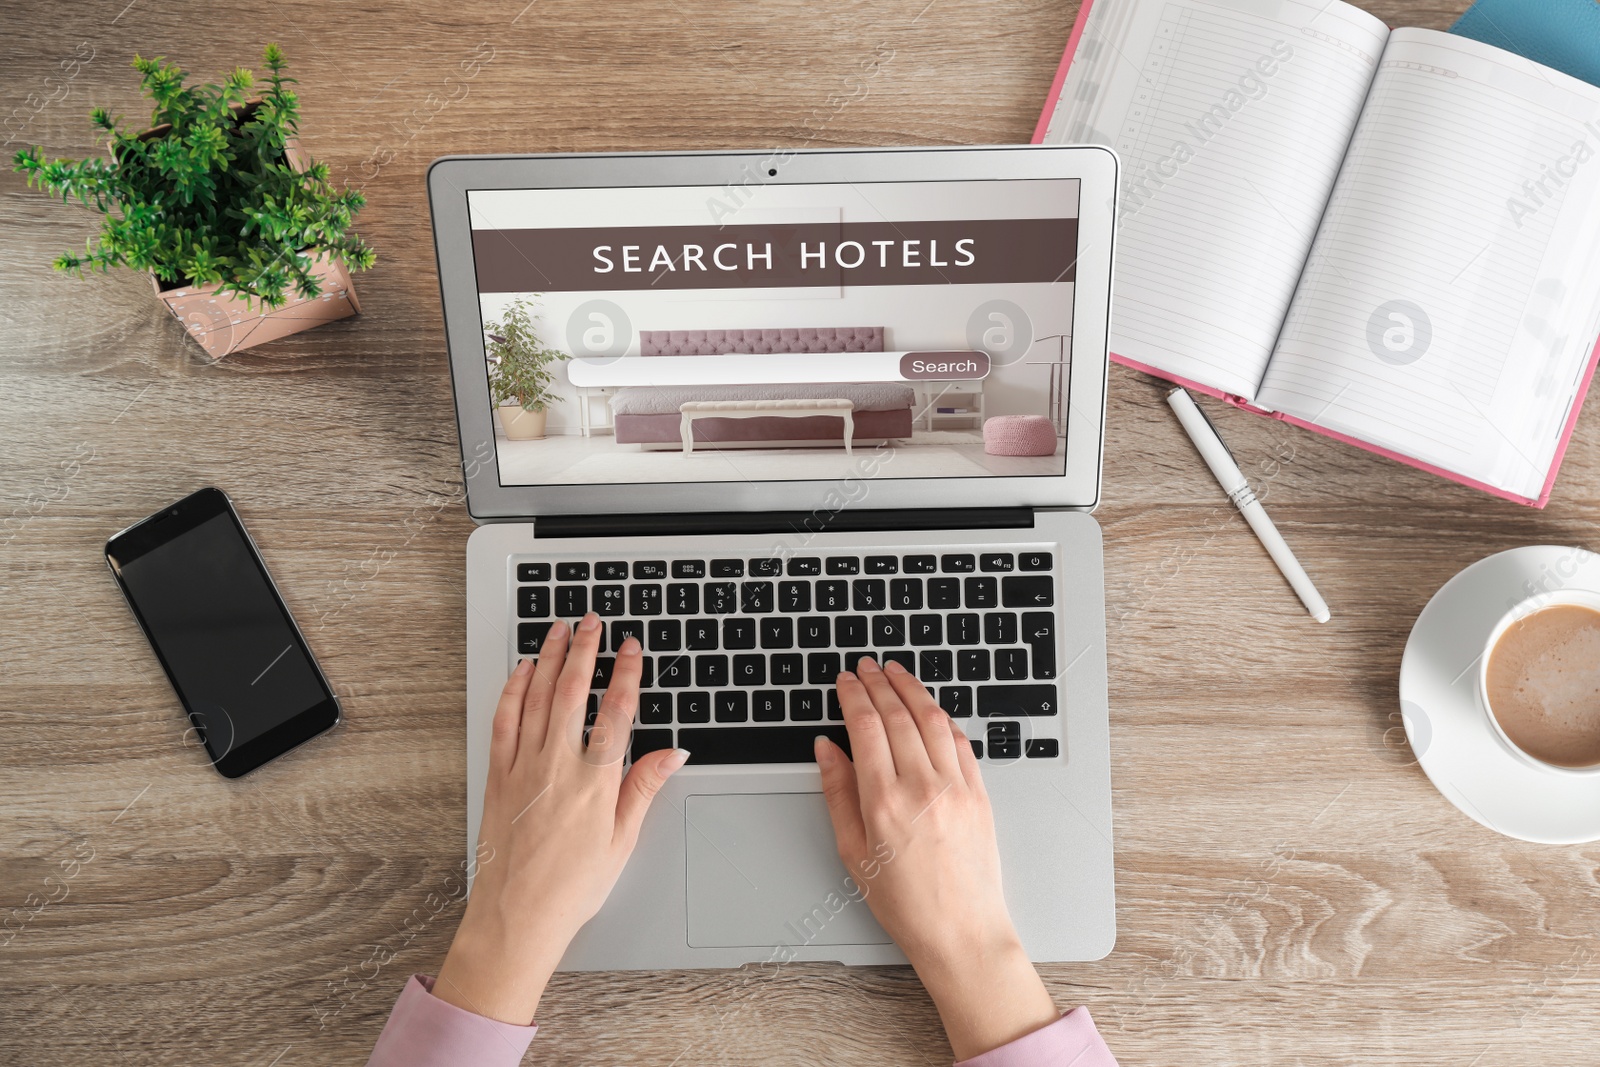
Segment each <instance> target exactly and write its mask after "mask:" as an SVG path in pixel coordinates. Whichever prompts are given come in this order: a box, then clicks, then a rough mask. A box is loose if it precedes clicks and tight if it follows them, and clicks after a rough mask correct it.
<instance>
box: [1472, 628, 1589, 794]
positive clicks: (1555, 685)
mask: <svg viewBox="0 0 1600 1067" xmlns="http://www.w3.org/2000/svg"><path fill="white" fill-rule="evenodd" d="M1488 656H1489V659H1488V664H1487V669H1486V671H1485V673H1484V678H1483V681H1484V694H1485V696H1486V698H1487V699H1488V702H1489V711H1490V714H1492V715H1493V716H1494V717H1495V720H1496V721H1497V722H1498V723H1499V724H1500V729H1501V730H1502V731H1503V732H1504V733H1505V735H1506V737H1507V738H1508V739H1509V740H1510V741H1511V743H1512V744H1514V745H1516V746H1517V747H1518V748H1520V749H1521V750H1522V751H1523V752H1525V753H1527V754H1528V755H1529V756H1532V757H1533V758H1534V759H1536V760H1539V761H1541V762H1544V763H1548V764H1551V765H1552V766H1555V767H1565V768H1571V769H1586V768H1592V767H1600V611H1596V610H1594V609H1593V608H1589V607H1584V606H1582V605H1578V604H1556V605H1553V606H1551V607H1546V608H1543V609H1541V610H1538V611H1535V612H1533V613H1532V614H1530V615H1527V616H1525V617H1523V618H1521V619H1518V620H1517V621H1516V622H1513V623H1511V625H1509V626H1507V627H1506V628H1505V630H1504V632H1502V633H1501V635H1500V638H1499V640H1497V641H1496V642H1495V643H1494V647H1493V648H1491V649H1490V650H1489V653H1488Z"/></svg>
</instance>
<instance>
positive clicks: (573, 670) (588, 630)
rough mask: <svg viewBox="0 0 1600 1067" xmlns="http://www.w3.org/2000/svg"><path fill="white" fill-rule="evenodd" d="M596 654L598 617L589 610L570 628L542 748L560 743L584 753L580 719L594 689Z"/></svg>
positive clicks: (598, 630) (587, 706) (598, 645)
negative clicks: (570, 640) (568, 641)
mask: <svg viewBox="0 0 1600 1067" xmlns="http://www.w3.org/2000/svg"><path fill="white" fill-rule="evenodd" d="M599 651H600V616H598V615H596V614H595V613H594V612H592V611H591V612H589V614H587V615H585V616H584V617H583V618H582V619H581V620H579V622H578V625H577V626H575V627H573V628H572V643H571V645H569V646H568V648H567V661H566V662H565V663H563V664H562V665H561V676H560V677H558V678H557V679H556V688H555V699H554V700H553V701H551V703H550V726H549V728H548V730H547V731H546V732H545V738H544V744H545V748H549V747H550V746H551V745H552V744H555V743H557V742H558V741H559V742H562V743H564V744H566V745H567V747H568V751H570V752H572V753H574V754H577V753H581V752H582V751H583V717H584V713H585V712H586V711H588V708H589V690H590V689H591V688H592V687H593V686H594V659H595V654H596V653H598V652H599Z"/></svg>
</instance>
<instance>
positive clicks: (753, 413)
mask: <svg viewBox="0 0 1600 1067" xmlns="http://www.w3.org/2000/svg"><path fill="white" fill-rule="evenodd" d="M855 408H856V406H855V404H854V403H852V402H851V401H849V400H839V399H822V400H691V401H689V402H687V403H684V404H680V405H678V411H679V413H680V415H681V416H682V421H681V424H680V432H681V433H682V435H683V453H684V455H688V454H689V453H691V452H693V451H694V420H695V419H806V418H811V417H812V416H815V415H836V416H838V417H839V418H841V419H843V420H844V451H845V454H846V455H849V454H850V439H851V437H853V436H855V432H856V427H855Z"/></svg>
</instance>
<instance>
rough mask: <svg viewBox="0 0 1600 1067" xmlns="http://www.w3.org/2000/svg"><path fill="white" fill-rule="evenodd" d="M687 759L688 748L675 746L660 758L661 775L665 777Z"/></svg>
mask: <svg viewBox="0 0 1600 1067" xmlns="http://www.w3.org/2000/svg"><path fill="white" fill-rule="evenodd" d="M688 759H689V750H688V749H686V748H675V749H673V750H672V751H671V752H668V753H667V754H666V756H665V757H664V758H663V759H662V760H661V776H662V777H663V778H665V777H666V776H667V775H669V774H671V773H672V772H673V771H675V770H677V769H678V768H679V767H682V766H683V765H684V763H686V762H687V761H688Z"/></svg>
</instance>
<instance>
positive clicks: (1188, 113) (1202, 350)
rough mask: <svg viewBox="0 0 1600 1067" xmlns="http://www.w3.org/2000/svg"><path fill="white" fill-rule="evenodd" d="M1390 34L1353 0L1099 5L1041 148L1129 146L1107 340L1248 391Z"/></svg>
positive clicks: (1176, 370)
mask: <svg viewBox="0 0 1600 1067" xmlns="http://www.w3.org/2000/svg"><path fill="white" fill-rule="evenodd" d="M1387 36H1388V30H1387V29H1386V28H1385V26H1384V25H1383V23H1382V22H1380V21H1379V20H1378V19H1376V18H1374V17H1372V16H1371V15H1368V14H1367V13H1366V12H1364V11H1361V10H1360V9H1358V8H1355V7H1352V6H1350V5H1349V4H1345V3H1343V2H1342V0H1332V2H1328V0H1315V2H1306V3H1301V2H1297V0H1210V2H1199V0H1095V3H1094V6H1093V7H1092V8H1091V9H1090V12H1089V16H1088V21H1087V22H1086V23H1085V25H1084V32H1083V37H1082V38H1081V40H1080V41H1079V44H1078V49H1077V52H1076V54H1075V55H1074V56H1073V59H1072V63H1071V65H1070V66H1069V68H1068V71H1067V79H1066V82H1065V83H1064V85H1063V87H1062V91H1061V96H1060V99H1059V100H1058V102H1057V105H1056V110H1055V113H1054V114H1053V115H1052V116H1051V119H1050V122H1049V124H1048V126H1047V129H1046V133H1045V136H1044V143H1045V144H1081V143H1092V144H1106V145H1110V146H1112V147H1114V148H1115V149H1116V150H1117V152H1118V154H1119V155H1120V157H1121V159H1122V172H1121V179H1122V185H1121V193H1120V204H1119V215H1118V244H1117V278H1116V285H1115V287H1114V290H1113V303H1112V316H1111V351H1112V352H1113V353H1115V354H1117V355H1119V356H1124V357H1126V358H1129V359H1133V360H1137V361H1138V362H1140V363H1144V364H1148V365H1150V366H1152V367H1154V368H1156V369H1158V370H1161V371H1164V372H1167V373H1170V374H1176V375H1178V376H1180V377H1183V378H1188V379H1191V380H1194V381H1198V382H1200V383H1202V384H1204V385H1209V386H1212V387H1213V388H1217V389H1221V390H1223V391H1224V392H1228V393H1236V394H1239V395H1242V396H1245V397H1252V396H1254V394H1255V392H1256V388H1257V386H1258V385H1259V384H1260V382H1261V376H1262V374H1263V372H1264V370H1265V368H1266V364H1267V360H1268V358H1269V357H1270V355H1271V352H1272V346H1273V344H1274V342H1275V341H1276V340H1277V337H1278V333H1279V330H1280V329H1281V328H1282V326H1283V317H1284V315H1285V314H1286V313H1287V311H1288V309H1289V302H1290V299H1291V298H1292V296H1293V294H1294V288H1295V283H1296V282H1297V281H1298V279H1299V277H1300V272H1301V269H1302V268H1303V267H1304V265H1305V259H1306V254H1307V252H1308V251H1309V249H1310V247H1311V242H1312V239H1313V237H1314V235H1315V233H1316V229H1317V223H1318V220H1320V219H1321V217H1322V212H1323V209H1324V207H1325V206H1326V203H1327V198H1328V195H1329V193H1330V192H1331V191H1332V189H1333V183H1334V179H1335V177H1336V176H1337V174H1338V170H1339V163H1340V160H1341V159H1342V158H1343V157H1344V153H1345V149H1346V148H1347V147H1348V146H1349V142H1350V136H1351V133H1352V131H1353V130H1354V128H1355V122H1356V118H1357V116H1358V115H1359V114H1360V111H1361V105H1362V101H1363V100H1364V99H1365V97H1366V94H1367V89H1368V86H1369V85H1370V83H1371V80H1372V75H1373V72H1374V71H1375V70H1376V68H1377V62H1378V56H1379V55H1380V54H1381V52H1382V51H1383V44H1384V41H1385V39H1386V38H1387Z"/></svg>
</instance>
